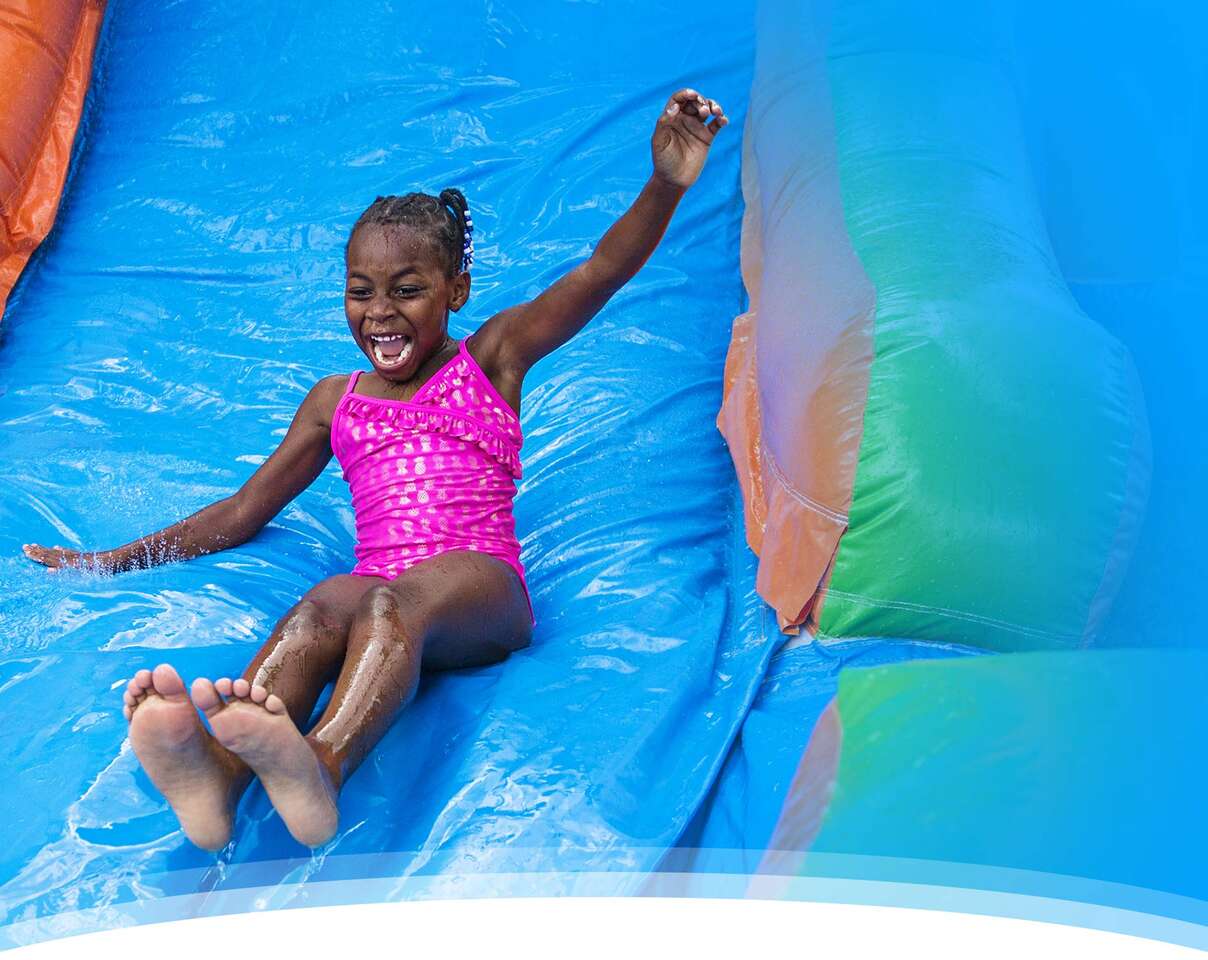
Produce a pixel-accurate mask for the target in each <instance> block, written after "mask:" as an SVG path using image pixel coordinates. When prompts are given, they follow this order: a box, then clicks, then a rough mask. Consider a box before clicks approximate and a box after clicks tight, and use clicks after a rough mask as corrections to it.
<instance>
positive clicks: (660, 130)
mask: <svg viewBox="0 0 1208 960" xmlns="http://www.w3.org/2000/svg"><path fill="white" fill-rule="evenodd" d="M729 122H730V121H729V119H728V118H727V117H726V114H725V112H724V111H723V110H722V108H721V104H719V103H718V102H717V101H716V100H710V99H709V98H708V97H703V96H701V95H700V94H699V93H697V92H696V91H695V90H692V89H691V88H685V89H683V90H679V91H676V92H675V93H673V94H672V95H671V99H670V100H668V101H667V105H666V106H665V107H664V108H663V113H662V116H660V117H659V122H658V123H657V124H656V125H655V128H654V136H653V137H652V138H651V140H650V152H651V155H652V156H653V158H654V174H655V176H656V177H659V178H660V179H662V180H664V181H666V182H667V183H670V184H673V185H674V186H677V187H681V188H687V187H690V186H692V184H694V183H695V182H696V178H697V177H699V176H700V172H701V169H702V168H703V167H704V165H705V158H706V157H707V156H708V155H709V147H711V146H712V145H713V138H714V137H715V136H717V133H718V131H719V130H721V128H722V127H724V126H726V125H728V124H729Z"/></svg>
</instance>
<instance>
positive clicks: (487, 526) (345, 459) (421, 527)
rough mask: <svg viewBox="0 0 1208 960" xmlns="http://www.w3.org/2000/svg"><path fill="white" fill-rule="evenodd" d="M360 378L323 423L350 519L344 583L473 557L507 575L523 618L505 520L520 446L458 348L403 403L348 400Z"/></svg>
mask: <svg viewBox="0 0 1208 960" xmlns="http://www.w3.org/2000/svg"><path fill="white" fill-rule="evenodd" d="M360 375H361V371H359V370H358V371H356V372H355V373H354V374H353V375H352V376H351V377H350V378H349V380H348V389H347V390H346V391H345V392H344V396H343V397H341V398H340V402H339V404H338V405H337V406H336V411H335V415H334V416H333V417H332V421H331V449H332V451H333V452H334V453H335V455H336V459H337V460H338V461H339V463H340V466H341V467H343V468H344V479H345V480H346V481H347V482H348V486H349V488H350V489H351V491H352V506H353V510H354V512H355V514H356V527H357V543H356V548H355V553H356V558H357V564H356V566H355V567H354V568H353V570H352V573H353V574H355V575H356V576H361V577H385V578H387V579H393V578H394V577H396V576H398V575H399V574H400V573H402V572H403V571H404V570H406V569H407V568H408V567H412V566H415V564H417V563H419V562H420V561H421V560H427V559H429V558H431V557H435V556H437V555H438V554H442V553H445V552H447V551H449V550H475V551H478V552H479V553H486V554H489V555H490V556H493V557H498V558H499V559H500V560H502V561H503V562H504V563H506V564H507V565H508V566H510V567H511V568H512V569H513V570H515V571H516V575H517V576H518V577H519V578H520V585H521V587H522V588H523V589H524V595H525V599H526V600H528V601H529V616H530V617H532V615H533V604H532V600H531V599H530V598H529V595H528V584H527V583H525V579H524V566H523V565H522V564H521V562H520V543H519V541H518V540H517V539H516V524H515V521H514V519H513V518H512V499H513V498H514V497H515V496H516V481H517V480H519V479H520V476H521V468H520V447H521V445H522V444H523V442H524V437H523V434H522V433H521V431H520V421H519V419H517V417H516V414H515V413H513V412H512V409H511V408H510V407H509V406H508V405H507V402H506V401H505V400H504V399H503V398H502V397H500V396H499V393H498V391H497V390H496V389H495V387H494V386H493V385H492V384H491V381H490V380H488V379H487V376H486V374H485V373H483V372H482V369H481V368H480V367H479V366H478V364H477V363H476V362H475V361H474V358H473V357H471V356H470V354H469V352H468V351H467V350H466V345H465V341H464V340H463V341H461V342H460V343H459V344H458V345H457V356H455V357H453V359H452V360H450V361H449V362H448V363H446V364H445V365H444V366H443V367H441V368H440V370H438V371H437V372H436V373H434V374H433V375H432V379H430V380H429V381H428V382H427V383H425V384H424V385H423V386H422V387H421V388H420V390H419V392H418V393H417V394H416V395H415V396H414V397H412V398H411V399H410V400H382V399H379V398H377V397H367V396H363V395H362V394H359V393H356V392H355V390H356V384H357V380H358V379H359V378H360ZM535 622H536V620H535V619H534V623H535Z"/></svg>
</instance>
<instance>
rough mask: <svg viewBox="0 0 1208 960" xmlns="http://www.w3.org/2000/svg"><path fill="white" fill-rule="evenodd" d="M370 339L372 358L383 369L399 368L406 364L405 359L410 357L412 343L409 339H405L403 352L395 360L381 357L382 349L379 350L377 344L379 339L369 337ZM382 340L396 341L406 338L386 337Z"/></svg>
mask: <svg viewBox="0 0 1208 960" xmlns="http://www.w3.org/2000/svg"><path fill="white" fill-rule="evenodd" d="M370 339H371V340H373V341H374V344H373V356H374V358H375V359H376V360H377V362H378V363H379V364H381V365H382V366H383V367H401V366H402V365H403V364H404V363H406V362H407V359H408V358H409V357H410V356H411V347H412V345H413V342H412V341H411V340H410V339H407V342H406V343H405V344H404V345H403V352H402V353H400V354H399V355H398V357H397V358H387V357H385V356H383V355H382V349H381V347H379V346H378V342H381V341H380V340H379V338H377V337H371V338H370ZM384 339H387V340H397V339H406V338H402V337H387V338H384Z"/></svg>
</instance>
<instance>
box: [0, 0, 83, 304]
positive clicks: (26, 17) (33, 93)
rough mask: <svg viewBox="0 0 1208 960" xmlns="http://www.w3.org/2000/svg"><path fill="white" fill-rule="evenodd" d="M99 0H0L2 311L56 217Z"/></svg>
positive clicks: (0, 287) (0, 301)
mask: <svg viewBox="0 0 1208 960" xmlns="http://www.w3.org/2000/svg"><path fill="white" fill-rule="evenodd" d="M104 14H105V2H104V0H0V77H3V78H4V83H3V84H2V85H0V315H3V312H4V305H5V303H7V301H8V295H9V294H10V293H11V292H12V289H13V286H14V284H16V282H17V278H18V277H19V276H20V275H21V271H22V270H23V269H24V268H25V264H26V263H27V262H28V261H29V258H30V255H31V254H32V253H33V252H34V250H36V249H37V246H38V244H39V243H41V242H42V241H43V240H44V239H45V238H46V235H47V234H48V233H49V232H50V228H51V226H52V225H53V224H54V219H55V213H56V212H57V211H58V209H59V196H60V194H61V193H62V192H63V182H64V181H65V180H66V178H67V165H68V163H69V161H70V160H71V144H72V141H73V140H74V139H75V134H76V128H77V127H78V126H79V123H80V113H81V112H82V110H83V107H84V94H85V93H86V92H87V90H88V79H89V77H90V76H91V74H92V55H93V52H94V51H95V49H96V42H97V36H98V35H99V33H100V28H101V20H102V18H103V17H104Z"/></svg>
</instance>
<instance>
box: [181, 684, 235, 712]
mask: <svg viewBox="0 0 1208 960" xmlns="http://www.w3.org/2000/svg"><path fill="white" fill-rule="evenodd" d="M227 682H228V683H229V682H230V681H229V680H228V681H227ZM218 683H222V681H221V680H219V681H218ZM218 692H219V691H218V690H217V689H216V684H213V683H211V682H210V681H209V680H207V679H206V678H205V677H198V678H197V679H196V680H194V681H193V689H192V690H191V691H190V693H191V695H192V699H193V705H194V706H196V707H197V709H198V710H200V711H201V712H202V713H204V714H205V715H206V716H207V717H212V716H214V715H215V714H216V713H218V712H219V711H220V710H221V709H222V708H223V707H224V706H226V704H225V703H223V700H222V697H220V696H219V695H218Z"/></svg>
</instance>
